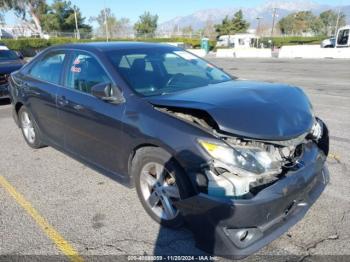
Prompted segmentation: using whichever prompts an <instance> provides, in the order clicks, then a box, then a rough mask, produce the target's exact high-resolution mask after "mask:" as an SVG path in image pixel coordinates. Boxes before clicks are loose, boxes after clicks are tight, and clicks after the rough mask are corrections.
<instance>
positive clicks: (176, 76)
mask: <svg viewBox="0 0 350 262" xmlns="http://www.w3.org/2000/svg"><path fill="white" fill-rule="evenodd" d="M184 76H185V75H184V74H182V73H177V74H175V75H173V76H172V77H170V78H169V80H168V82H167V83H166V86H170V85H171V84H172V83H173V82H174V81H175V80H177V79H179V78H181V77H184Z"/></svg>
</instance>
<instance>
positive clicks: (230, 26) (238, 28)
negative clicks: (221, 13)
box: [215, 10, 249, 36]
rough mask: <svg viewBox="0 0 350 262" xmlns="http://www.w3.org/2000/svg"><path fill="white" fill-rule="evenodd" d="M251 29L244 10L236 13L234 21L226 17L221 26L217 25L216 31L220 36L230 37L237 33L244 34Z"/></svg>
mask: <svg viewBox="0 0 350 262" xmlns="http://www.w3.org/2000/svg"><path fill="white" fill-rule="evenodd" d="M248 28H249V23H248V22H247V21H246V20H244V18H243V12H242V10H239V11H238V12H236V13H235V14H234V16H233V18H232V19H229V17H228V16H226V17H225V18H224V19H223V20H222V22H221V24H219V25H215V31H216V32H217V33H218V35H219V36H220V35H229V34H236V33H244V32H246V31H247V29H248Z"/></svg>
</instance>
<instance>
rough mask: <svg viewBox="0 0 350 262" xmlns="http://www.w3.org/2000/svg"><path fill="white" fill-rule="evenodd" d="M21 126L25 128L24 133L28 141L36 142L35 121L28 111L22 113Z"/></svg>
mask: <svg viewBox="0 0 350 262" xmlns="http://www.w3.org/2000/svg"><path fill="white" fill-rule="evenodd" d="M21 126H22V130H23V134H24V136H25V138H26V139H27V141H28V142H29V143H30V144H34V142H35V129H34V126H33V122H32V120H31V119H30V117H29V114H28V112H26V111H23V112H22V114H21Z"/></svg>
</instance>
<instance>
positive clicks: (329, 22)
mask: <svg viewBox="0 0 350 262" xmlns="http://www.w3.org/2000/svg"><path fill="white" fill-rule="evenodd" d="M320 19H321V21H322V23H323V30H322V33H323V34H325V35H327V36H329V35H335V33H336V32H335V30H336V26H337V20H338V12H334V11H333V10H327V11H324V12H322V13H321V14H320ZM344 25H346V16H345V14H344V13H343V12H340V13H339V21H338V27H341V26H344Z"/></svg>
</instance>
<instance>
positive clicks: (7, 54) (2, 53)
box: [0, 50, 19, 61]
mask: <svg viewBox="0 0 350 262" xmlns="http://www.w3.org/2000/svg"><path fill="white" fill-rule="evenodd" d="M17 59H19V57H18V55H17V54H16V52H14V51H12V50H0V61H6V60H17Z"/></svg>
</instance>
